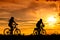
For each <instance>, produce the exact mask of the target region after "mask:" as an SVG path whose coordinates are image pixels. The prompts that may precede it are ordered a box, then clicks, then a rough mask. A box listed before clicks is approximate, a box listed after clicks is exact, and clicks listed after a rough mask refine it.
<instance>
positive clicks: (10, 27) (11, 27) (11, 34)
mask: <svg viewBox="0 0 60 40" xmlns="http://www.w3.org/2000/svg"><path fill="white" fill-rule="evenodd" d="M10 29H11V32H10V34H11V35H12V34H13V26H11V27H10Z"/></svg>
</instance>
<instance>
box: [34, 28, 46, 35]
mask: <svg viewBox="0 0 60 40" xmlns="http://www.w3.org/2000/svg"><path fill="white" fill-rule="evenodd" d="M38 30H39V31H40V34H42V35H46V30H45V29H38V28H34V31H33V34H34V35H39V34H38Z"/></svg>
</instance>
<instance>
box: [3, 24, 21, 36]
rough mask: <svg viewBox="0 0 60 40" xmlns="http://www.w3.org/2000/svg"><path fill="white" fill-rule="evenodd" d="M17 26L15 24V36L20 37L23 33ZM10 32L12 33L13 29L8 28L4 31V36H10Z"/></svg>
mask: <svg viewBox="0 0 60 40" xmlns="http://www.w3.org/2000/svg"><path fill="white" fill-rule="evenodd" d="M16 25H17V24H14V28H13V34H14V35H19V34H21V31H20V29H18V28H17V27H16ZM10 32H11V29H9V28H6V29H4V32H3V33H4V35H10Z"/></svg>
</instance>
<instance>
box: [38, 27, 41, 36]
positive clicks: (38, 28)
mask: <svg viewBox="0 0 60 40" xmlns="http://www.w3.org/2000/svg"><path fill="white" fill-rule="evenodd" d="M40 31H41V29H40V27H39V28H38V35H40Z"/></svg>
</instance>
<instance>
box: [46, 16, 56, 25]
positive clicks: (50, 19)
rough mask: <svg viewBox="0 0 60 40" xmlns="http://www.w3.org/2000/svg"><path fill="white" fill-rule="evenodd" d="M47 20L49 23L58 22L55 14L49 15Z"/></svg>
mask: <svg viewBox="0 0 60 40" xmlns="http://www.w3.org/2000/svg"><path fill="white" fill-rule="evenodd" d="M47 22H48V24H49V25H53V24H55V23H56V18H55V17H54V16H50V17H48V19H47Z"/></svg>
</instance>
